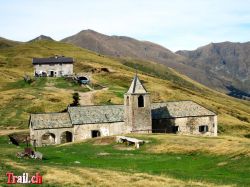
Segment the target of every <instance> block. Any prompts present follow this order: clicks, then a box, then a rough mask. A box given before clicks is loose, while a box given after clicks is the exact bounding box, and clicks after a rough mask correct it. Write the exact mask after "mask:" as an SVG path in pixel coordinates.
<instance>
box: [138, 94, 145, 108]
mask: <svg viewBox="0 0 250 187" xmlns="http://www.w3.org/2000/svg"><path fill="white" fill-rule="evenodd" d="M138 107H144V98H143V95H140V96H139V97H138Z"/></svg>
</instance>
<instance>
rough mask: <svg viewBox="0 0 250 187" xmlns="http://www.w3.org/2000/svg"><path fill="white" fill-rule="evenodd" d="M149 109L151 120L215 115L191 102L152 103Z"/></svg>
mask: <svg viewBox="0 0 250 187" xmlns="http://www.w3.org/2000/svg"><path fill="white" fill-rule="evenodd" d="M151 109H152V118H153V119H161V118H177V117H188V116H214V115H216V114H215V113H213V112H212V111H210V110H208V109H206V108H204V107H203V106H201V105H199V104H197V103H195V102H193V101H176V102H166V103H152V104H151Z"/></svg>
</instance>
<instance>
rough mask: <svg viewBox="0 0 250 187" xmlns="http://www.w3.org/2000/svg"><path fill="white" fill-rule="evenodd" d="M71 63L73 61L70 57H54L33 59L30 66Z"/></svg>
mask: <svg viewBox="0 0 250 187" xmlns="http://www.w3.org/2000/svg"><path fill="white" fill-rule="evenodd" d="M73 62H74V59H73V58H71V57H63V56H55V57H49V58H33V61H32V64H58V63H64V64H69V63H73Z"/></svg>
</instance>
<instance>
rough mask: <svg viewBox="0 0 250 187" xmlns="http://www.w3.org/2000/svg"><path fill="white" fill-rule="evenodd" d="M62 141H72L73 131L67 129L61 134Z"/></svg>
mask: <svg viewBox="0 0 250 187" xmlns="http://www.w3.org/2000/svg"><path fill="white" fill-rule="evenodd" d="M60 138H61V143H67V142H72V133H71V132H69V131H65V132H63V133H62V134H61V137H60Z"/></svg>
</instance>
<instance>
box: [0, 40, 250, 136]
mask: <svg viewBox="0 0 250 187" xmlns="http://www.w3.org/2000/svg"><path fill="white" fill-rule="evenodd" d="M55 54H57V55H64V56H71V57H73V58H74V59H75V60H76V63H75V65H74V71H75V72H76V73H78V72H90V71H93V72H94V73H93V74H92V76H91V79H92V83H93V84H94V85H102V86H106V87H107V88H108V90H103V91H101V92H98V93H96V95H95V103H96V104H118V103H119V104H121V103H123V93H124V92H125V91H126V90H127V89H128V87H129V85H130V83H131V80H132V77H133V76H134V73H135V67H137V68H138V73H139V76H140V78H141V80H143V82H144V84H145V87H146V88H147V89H148V91H149V92H150V93H151V96H152V100H153V101H154V102H160V101H172V100H190V99H191V100H194V101H196V102H198V103H200V104H202V105H204V106H205V107H207V108H209V109H211V110H214V111H215V112H217V113H218V115H219V117H218V119H219V131H220V133H223V134H230V135H240V136H245V135H247V134H250V107H249V105H250V102H249V101H242V100H237V99H234V98H231V97H228V96H226V95H224V94H221V93H218V92H215V91H213V90H211V89H208V88H206V87H205V86H202V85H200V84H198V83H196V82H194V81H192V80H190V79H189V78H187V77H185V76H183V75H180V74H178V73H176V72H175V71H174V70H172V69H169V68H166V67H165V66H161V65H158V64H155V63H153V62H145V61H137V60H132V59H117V58H110V57H106V56H102V55H99V54H96V53H93V52H90V51H88V50H84V49H82V48H78V47H75V46H73V45H70V44H64V43H60V42H54V41H37V42H31V43H26V44H20V45H15V46H12V47H5V48H1V49H0V75H1V76H0V99H1V101H2V102H1V103H0V116H1V121H0V127H1V128H2V129H5V128H26V127H27V122H28V117H29V113H31V112H52V111H54V112H56V111H62V110H63V109H65V108H66V107H67V105H68V104H70V103H71V102H72V101H71V94H72V92H73V91H75V90H76V91H79V90H80V91H87V89H85V88H79V87H78V86H77V85H74V84H73V83H70V82H67V81H66V80H64V79H62V78H53V79H37V80H36V81H35V82H33V83H32V84H31V85H28V84H26V83H25V82H24V81H23V78H22V77H23V75H24V74H28V75H32V73H33V67H32V64H31V62H32V57H48V56H53V55H55ZM101 68H107V69H108V71H102V70H101Z"/></svg>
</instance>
